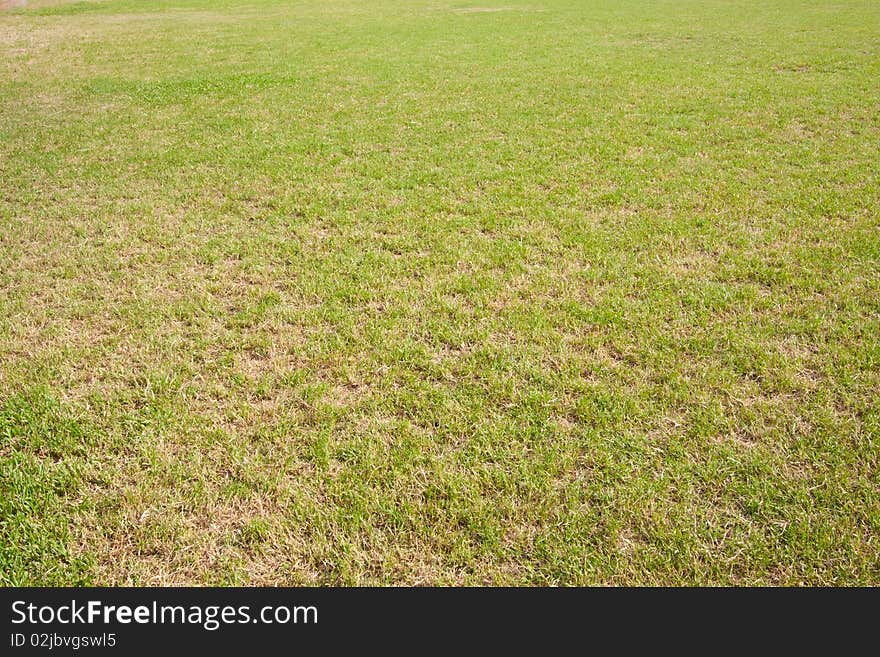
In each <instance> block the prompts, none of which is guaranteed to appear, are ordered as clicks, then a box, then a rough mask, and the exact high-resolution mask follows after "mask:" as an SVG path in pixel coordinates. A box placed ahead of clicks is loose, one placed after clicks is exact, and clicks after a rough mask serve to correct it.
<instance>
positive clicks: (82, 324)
mask: <svg viewBox="0 0 880 657" xmlns="http://www.w3.org/2000/svg"><path fill="white" fill-rule="evenodd" d="M17 4H21V3H17ZM878 35H880V4H878V3H877V2H875V1H873V0H816V1H814V2H806V1H795V0H724V1H722V0H659V1H656V2H655V1H648V0H619V1H611V0H607V1H599V0H546V1H542V2H537V1H535V0H498V1H497V2H496V1H495V0H470V1H463V0H453V1H451V2H450V1H446V0H411V1H404V0H394V1H392V0H321V1H319V0H297V1H290V2H282V1H281V0H243V1H242V2H231V1H229V0H175V1H174V2H171V1H163V0H156V1H146V0H137V1H135V0H97V1H95V0H89V1H84V2H58V1H57V0H31V2H29V3H28V4H27V5H26V6H24V7H21V6H18V7H11V8H7V9H4V10H2V11H0V583H3V584H76V583H94V584H123V583H131V584H147V585H148V584H220V583H228V584H245V583H247V584H281V583H283V584H300V583H319V584H324V583H347V584H420V583H428V584H461V583H465V584H483V583H486V584H875V585H877V584H880V474H878V460H880V458H878V457H880V444H878V441H880V405H878V397H880V393H878V391H880V210H878V208H880V181H878V173H880V156H878V152H880V84H878V80H880V37H878Z"/></svg>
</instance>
